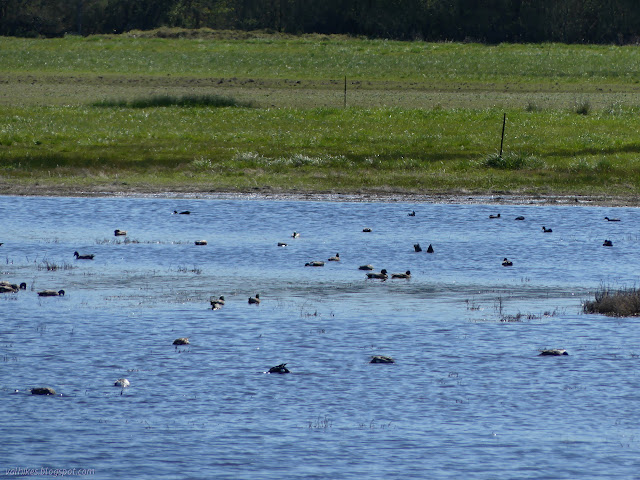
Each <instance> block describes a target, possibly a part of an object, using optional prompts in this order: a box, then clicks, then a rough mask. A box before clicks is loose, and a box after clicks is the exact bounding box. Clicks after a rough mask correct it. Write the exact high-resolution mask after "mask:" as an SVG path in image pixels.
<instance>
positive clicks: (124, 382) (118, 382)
mask: <svg viewBox="0 0 640 480" xmlns="http://www.w3.org/2000/svg"><path fill="white" fill-rule="evenodd" d="M129 385H131V382H130V381H129V380H127V379H126V378H119V379H118V380H116V381H115V383H114V384H113V386H114V387H122V388H127V387H128V386H129Z"/></svg>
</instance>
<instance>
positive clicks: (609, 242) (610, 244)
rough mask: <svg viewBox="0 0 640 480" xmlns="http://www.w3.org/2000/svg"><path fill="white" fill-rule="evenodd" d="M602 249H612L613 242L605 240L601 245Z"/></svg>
mask: <svg viewBox="0 0 640 480" xmlns="http://www.w3.org/2000/svg"><path fill="white" fill-rule="evenodd" d="M602 246H603V247H613V242H612V241H611V240H605V241H604V243H603V244H602Z"/></svg>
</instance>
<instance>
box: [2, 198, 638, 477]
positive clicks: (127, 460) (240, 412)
mask: <svg viewBox="0 0 640 480" xmlns="http://www.w3.org/2000/svg"><path fill="white" fill-rule="evenodd" d="M174 210H179V211H180V210H190V211H191V212H192V213H191V215H173V214H172V212H173V211H174ZM412 210H415V212H416V215H415V217H411V216H408V215H407V213H408V212H410V211H412ZM496 213H500V214H501V218H500V219H489V215H491V214H496ZM518 215H523V216H525V220H524V221H516V220H514V219H515V217H516V216H518ZM605 216H610V217H611V216H615V217H619V218H621V221H620V222H607V221H605V220H604V217H605ZM0 218H1V219H2V220H1V223H0V225H1V226H0V242H4V245H3V246H1V247H0V272H1V275H0V280H9V281H11V282H13V283H20V282H26V283H27V285H28V288H27V290H26V291H21V292H19V293H17V294H0V320H1V323H0V356H1V357H2V363H0V367H1V370H0V398H1V401H0V434H1V441H0V467H1V468H2V471H0V476H2V475H5V474H10V473H11V472H10V471H9V470H10V469H15V468H33V469H41V468H50V469H56V468H57V469H69V470H70V469H73V468H75V469H92V472H93V474H94V475H93V476H94V478H95V477H97V478H142V479H161V478H221V479H222V478H229V479H273V480H277V479H328V478H335V479H406V478H451V479H460V478H465V479H476V478H477V479H494V478H536V479H539V478H580V479H588V478H608V479H610V478H640V473H639V472H640V468H639V467H640V456H639V453H640V448H639V447H640V443H639V437H638V436H639V435H640V431H639V424H640V393H639V392H640V390H639V389H638V387H639V386H640V385H639V382H638V375H637V371H638V367H639V365H640V357H639V356H640V332H639V327H640V325H639V323H640V322H639V320H638V319H636V318H622V319H617V318H607V317H603V316H599V315H585V314H583V313H582V310H581V304H582V302H583V301H584V300H587V299H589V298H592V297H593V293H594V291H595V290H597V289H598V287H600V286H601V285H603V284H605V285H609V286H634V285H638V283H639V282H638V281H639V279H640V269H639V266H640V232H639V231H638V225H639V224H640V210H638V209H635V208H616V209H611V208H597V207H586V206H578V205H576V206H562V207H558V206H540V205H533V206H531V205H530V206H517V205H508V206H505V205H452V204H429V203H420V204H410V203H382V202H378V203H375V202H372V203H357V202H336V201H327V202H323V201H284V200H279V201H276V200H261V199H231V198H226V199H225V198H218V199H214V198H211V199H188V198H187V199H185V198H181V199H177V198H173V199H167V198H89V199H88V198H18V197H0ZM543 225H544V226H547V227H549V228H552V229H553V233H543V232H542V226H543ZM364 227H369V228H371V229H372V232H371V233H364V232H362V229H363V228H364ZM116 228H118V229H123V230H127V231H128V235H127V237H114V235H113V231H114V229H116ZM293 231H298V232H300V238H297V239H293V238H291V233H292V232H293ZM200 239H205V240H207V241H208V245H207V246H196V245H195V244H194V241H195V240H200ZM605 239H610V240H612V241H613V247H612V248H607V247H603V246H602V243H603V241H604V240H605ZM278 242H286V243H288V246H287V247H278V246H277V243H278ZM414 243H420V245H421V246H422V248H423V252H421V253H416V252H414V248H413V245H414ZM429 244H432V245H433V248H434V250H435V252H434V253H433V254H428V253H426V247H427V246H428V245H429ZM76 250H77V251H79V252H80V253H81V254H87V253H92V254H95V260H93V261H88V260H84V261H83V260H75V259H74V257H73V252H74V251H76ZM336 253H339V254H340V258H341V261H340V262H327V263H326V265H325V266H324V267H318V268H312V267H305V266H304V264H305V263H306V262H308V261H311V260H327V259H328V258H329V257H330V256H333V255H335V254H336ZM504 257H508V258H509V259H510V260H512V261H513V262H514V265H513V267H509V268H505V267H502V266H501V261H502V259H503V258H504ZM47 264H48V265H49V267H52V266H54V265H55V266H57V267H58V269H57V270H47V268H46V267H47ZM363 264H373V266H374V267H375V268H376V271H378V270H380V269H382V268H385V269H387V270H388V271H389V272H404V271H406V270H410V271H411V272H412V278H411V279H410V280H398V279H394V280H391V279H389V280H387V281H385V282H382V281H376V280H367V279H366V275H365V272H363V271H360V270H358V266H360V265H363ZM43 289H55V290H59V289H64V290H65V291H66V295H65V296H64V297H53V298H43V297H39V296H38V295H37V291H39V290H43ZM256 293H260V297H261V299H262V303H261V304H260V305H259V306H252V305H249V304H248V302H247V299H248V297H249V296H253V295H255V294H256ZM212 295H215V296H219V295H224V296H225V298H226V305H225V306H224V307H223V308H222V309H221V310H217V311H212V310H211V308H210V305H209V298H210V296H212ZM178 337H189V338H190V341H191V345H189V346H183V347H175V346H173V345H172V342H173V340H174V339H175V338H178ZM544 348H566V349H567V350H568V352H569V354H570V355H569V356H564V357H539V356H538V353H539V350H540V349H544ZM377 354H380V355H389V356H392V357H394V358H395V359H396V364H394V365H384V364H370V363H369V360H370V358H371V356H372V355H377ZM280 363H287V367H288V368H290V370H291V372H292V373H291V374H289V375H276V374H265V373H264V372H265V371H267V370H268V369H269V367H271V366H274V365H277V364H280ZM122 377H126V378H128V379H129V380H130V381H131V386H130V387H129V388H127V389H121V388H118V387H115V386H113V383H114V381H115V380H116V379H118V378H122ZM39 386H48V387H53V388H55V390H56V391H57V392H58V395H57V396H55V397H47V396H36V395H31V394H30V392H29V389H30V388H33V387H39Z"/></svg>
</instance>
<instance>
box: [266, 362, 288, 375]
mask: <svg viewBox="0 0 640 480" xmlns="http://www.w3.org/2000/svg"><path fill="white" fill-rule="evenodd" d="M286 365H287V364H286V363H281V364H280V365H276V366H275V367H271V368H270V369H269V372H268V373H291V371H290V370H289V369H288V368H287V366H286Z"/></svg>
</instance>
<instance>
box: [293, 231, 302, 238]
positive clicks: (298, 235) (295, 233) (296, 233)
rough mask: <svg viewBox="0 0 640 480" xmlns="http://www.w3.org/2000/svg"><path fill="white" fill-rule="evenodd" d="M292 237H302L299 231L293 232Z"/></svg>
mask: <svg viewBox="0 0 640 480" xmlns="http://www.w3.org/2000/svg"><path fill="white" fill-rule="evenodd" d="M291 238H300V234H299V233H298V232H293V233H292V234H291Z"/></svg>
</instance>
